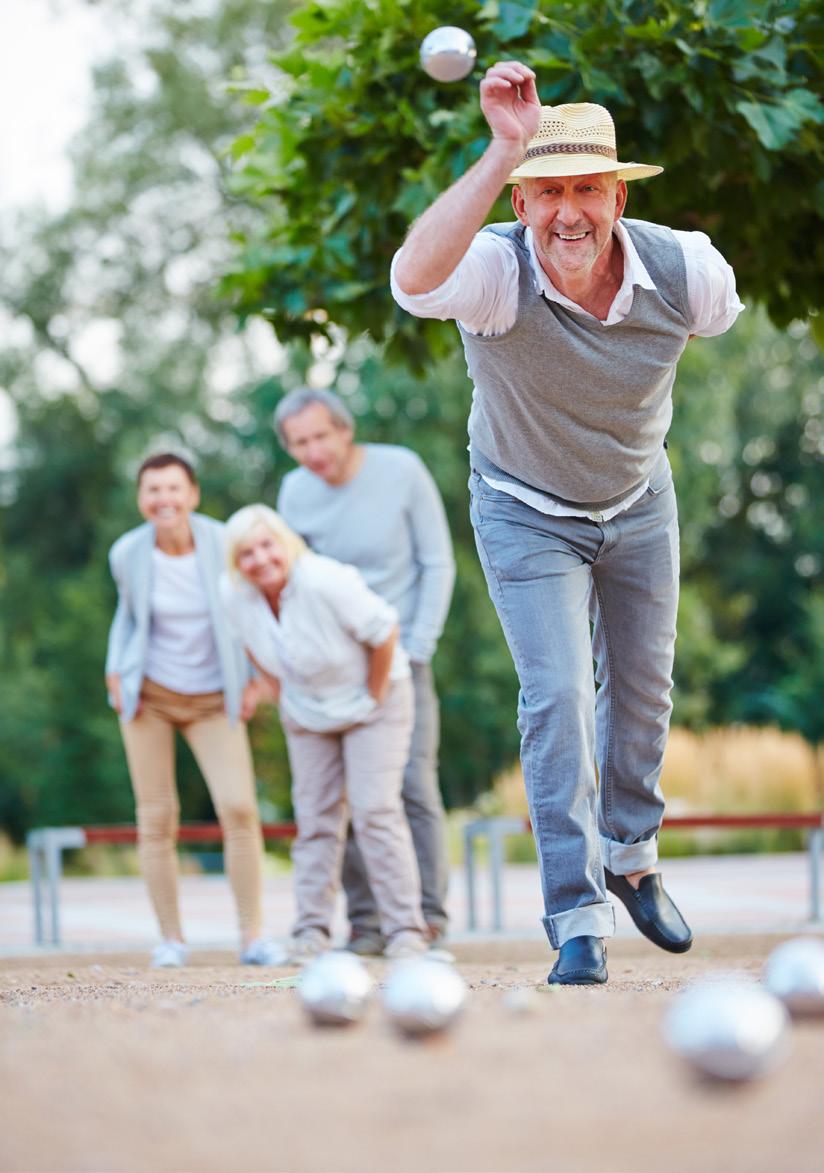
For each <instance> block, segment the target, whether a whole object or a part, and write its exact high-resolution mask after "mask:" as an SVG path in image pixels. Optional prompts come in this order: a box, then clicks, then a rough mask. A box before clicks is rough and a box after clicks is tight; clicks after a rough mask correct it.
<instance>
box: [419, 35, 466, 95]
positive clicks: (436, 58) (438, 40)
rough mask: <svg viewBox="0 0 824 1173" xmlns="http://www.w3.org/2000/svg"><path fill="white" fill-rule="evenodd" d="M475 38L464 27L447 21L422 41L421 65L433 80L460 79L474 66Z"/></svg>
mask: <svg viewBox="0 0 824 1173" xmlns="http://www.w3.org/2000/svg"><path fill="white" fill-rule="evenodd" d="M477 56H478V53H477V50H476V48H475V42H474V41H473V39H472V37H471V36H470V34H469V33H468V32H467V31H466V29H462V28H458V27H457V26H456V25H451V24H446V25H442V26H441V27H440V28H436V29H433V30H432V32H431V33H428V34H427V36H425V37H424V39H423V41H422V42H421V50H420V59H421V68H422V69H423V70H424V71H425V72H426V73H428V74H429V76H430V77H432V78H434V79H435V81H460V80H461V78H463V77H466V76H467V74H469V73H471V72H472V70H473V69H474V68H475V61H476V58H477Z"/></svg>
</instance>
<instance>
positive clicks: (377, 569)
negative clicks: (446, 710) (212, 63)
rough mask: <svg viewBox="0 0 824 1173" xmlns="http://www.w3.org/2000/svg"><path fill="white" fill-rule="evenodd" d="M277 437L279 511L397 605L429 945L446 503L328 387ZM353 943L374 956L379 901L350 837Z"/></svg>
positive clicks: (444, 867)
mask: <svg viewBox="0 0 824 1173" xmlns="http://www.w3.org/2000/svg"><path fill="white" fill-rule="evenodd" d="M275 426H276V429H277V433H278V437H279V439H280V441H281V443H282V444H283V446H284V448H285V449H286V450H287V451H288V452H289V454H290V456H292V457H293V458H294V459H295V460H296V461H297V462H298V464H299V465H300V466H301V467H300V468H297V469H295V470H294V471H293V472H290V473H288V474H287V476H285V477H284V479H283V484H282V485H281V489H280V493H279V496H278V510H279V512H280V513H281V514H282V516H283V517H284V518H285V520H286V521H287V522H288V523H289V524H290V525H291V526H292V528H293V529H295V530H296V531H297V532H298V533H299V534H300V535H301V536H302V537H303V538H304V539H305V540H306V542H307V543H308V544H309V546H310V547H311V548H312V549H313V550H315V551H316V552H317V553H319V554H326V555H327V556H329V557H331V558H336V559H337V560H338V561H340V562H347V563H350V564H352V565H353V566H357V568H358V569H359V570H360V572H361V574H362V575H363V577H364V578H365V580H366V583H367V585H368V586H370V587H371V588H372V590H373V591H375V592H376V594H379V595H381V596H382V597H383V598H385V599H386V600H387V601H388V602H390V603H392V605H393V606H394V607H395V608H396V609H397V611H398V616H399V620H400V624H401V642H402V644H403V646H404V648H405V650H406V652H407V654H408V655H409V659H410V662H411V666H412V680H413V684H414V690H415V723H414V727H413V731H412V745H411V749H410V756H409V761H408V763H407V766H406V770H405V772H404V780H403V790H402V797H403V802H404V808H405V810H406V816H407V819H408V821H409V828H410V830H411V832H412V841H413V843H414V846H415V854H416V856H417V860H418V867H419V870H420V877H421V906H422V910H423V915H424V919H425V920H426V923H427V926H428V929H429V935H430V939H431V941H432V943H435V942H436V941H438V940H439V939H440V938H441V937H443V936H444V934H445V932H446V927H447V913H446V907H445V903H446V890H447V883H448V878H449V861H448V857H447V845H446V828H445V821H444V809H443V802H442V799H441V794H440V787H439V784H438V741H439V724H440V723H439V714H438V698H437V696H436V694H435V687H434V682H433V679H432V669H431V667H430V661H431V659H432V656H433V654H434V652H435V647H436V645H437V642H438V638H439V636H440V634H441V631H442V630H443V625H444V621H445V619H446V614H447V611H448V610H449V602H450V599H451V597H452V587H453V584H454V579H455V564H454V559H453V555H452V542H451V539H450V536H449V527H448V525H447V521H446V514H445V512H444V507H443V502H442V501H441V498H440V494H439V493H438V490H437V487H436V485H435V482H434V481H433V479H432V477H431V476H430V474H429V472H428V471H427V469H426V467H425V466H424V464H423V462H422V461H421V460H420V458H419V457H418V456H416V455H415V453H414V452H412V451H410V449H408V448H401V447H398V446H396V445H390V444H356V443H355V436H354V422H353V419H352V415H351V413H350V412H349V409H348V408H347V407H346V405H345V404H344V403H343V402H342V401H341V400H340V399H339V398H338V397H337V396H336V395H334V394H332V393H331V392H329V391H313V390H311V389H309V388H302V389H299V390H297V391H292V392H291V393H290V394H289V395H287V396H285V397H284V399H282V400H281V402H280V403H279V404H278V408H277V411H276V412H275ZM343 887H344V890H345V892H346V902H347V912H348V916H349V921H350V925H351V930H352V933H351V939H350V942H349V948H350V949H352V950H353V951H354V952H356V953H362V954H379V953H381V952H382V951H383V944H384V942H383V939H382V937H381V934H380V930H379V926H378V916H377V910H376V907H375V901H374V897H373V896H372V892H371V890H370V887H369V883H368V881H367V879H366V871H365V869H364V866H363V861H362V859H361V856H360V851H359V850H358V846H357V843H356V842H355V840H354V838H353V837H352V835H351V834H350V835H349V838H348V840H347V844H346V849H345V854H344V861H343Z"/></svg>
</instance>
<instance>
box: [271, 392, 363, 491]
mask: <svg viewBox="0 0 824 1173" xmlns="http://www.w3.org/2000/svg"><path fill="white" fill-rule="evenodd" d="M282 426H283V434H284V436H285V437H286V443H287V447H288V451H289V455H290V456H291V457H292V459H293V460H296V461H297V462H298V464H302V465H303V467H304V468H308V469H309V471H310V472H313V473H314V474H315V476H318V477H320V478H321V480H324V481H326V483H327V484H328V485H340V484H343V483H344V481H345V480H346V479H347V477H348V475H349V473H350V472H351V466H352V461H353V435H352V429H351V428H347V427H342V426H341V425H340V424H336V423H335V421H334V420H333V419H332V415H331V412H330V411H329V408H328V407H326V406H324V404H322V403H310V404H309V406H308V407H304V409H303V410H302V411H298V412H296V413H295V414H294V415H292V416H289V417H288V418H287V419H285V420H284V421H283V425H282Z"/></svg>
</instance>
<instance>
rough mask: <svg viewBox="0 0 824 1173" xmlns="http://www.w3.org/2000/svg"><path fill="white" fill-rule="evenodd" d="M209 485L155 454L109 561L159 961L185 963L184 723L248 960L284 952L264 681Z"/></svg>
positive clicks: (114, 635) (112, 683) (112, 652)
mask: <svg viewBox="0 0 824 1173" xmlns="http://www.w3.org/2000/svg"><path fill="white" fill-rule="evenodd" d="M199 501H200V490H199V488H198V484H197V478H196V477H195V473H194V470H193V469H192V467H191V466H190V465H189V463H188V462H187V461H185V460H183V459H182V458H181V457H179V456H176V455H173V454H171V453H163V454H161V455H158V456H154V457H150V458H149V459H148V460H146V461H144V462H143V464H142V465H141V468H140V471H139V472H138V478H137V505H138V509H139V510H140V512H141V514H142V516H143V517H144V519H145V524H144V525H141V526H138V527H137V529H133V530H130V531H129V532H128V533H126V534H123V536H122V537H120V538H118V540H117V541H116V542H115V543H114V545H113V546H112V548H111V551H110V553H109V564H110V566H111V571H112V575H113V577H114V580H115V582H116V584H117V591H118V604H117V611H116V612H115V616H114V620H113V622H112V626H111V631H110V633H109V648H108V655H107V657H106V684H107V686H108V690H109V701H110V703H111V705H112V707H113V708H114V709H115V711H116V712H117V713H118V715H119V717H120V722H121V725H120V728H121V733H122V736H123V743H124V746H125V749H126V757H127V760H128V765H129V774H130V777H131V782H132V788H133V790H134V794H135V800H136V807H137V828H138V852H139V856H140V862H141V868H142V871H143V875H144V878H145V879H146V883H147V886H148V889H149V895H150V898H151V900H152V904H153V907H154V910H155V913H156V915H157V919H158V923H159V926H160V932H161V938H162V939H161V942H160V944H159V945H158V946H157V948H156V949H155V950H154V953H153V955H152V963H153V964H154V965H162V966H176V965H183V964H184V963H185V961H186V959H187V955H188V950H187V948H186V945H185V944H184V941H183V932H182V929H181V923H180V910H179V906H178V883H177V851H176V840H177V828H178V822H179V814H180V804H179V800H178V795H177V787H176V783H175V771H174V741H175V731H177V732H179V733H180V734H182V735H183V737H185V739H186V741H187V742H188V744H189V746H190V747H191V749H192V752H193V754H194V756H195V759H196V761H197V763H198V766H199V767H200V770H201V772H202V774H203V776H204V778H205V780H206V785H207V786H208V788H209V793H210V795H211V797H212V803H213V805H214V808H215V812H216V814H217V817H218V819H219V821H220V824H221V827H222V829H223V838H224V850H225V858H226V870H227V873H228V876H229V881H230V883H231V886H232V891H233V893H234V897H235V902H236V905H237V912H238V920H239V923H240V932H241V954H240V959H241V961H242V962H245V963H247V964H258V965H261V964H262V965H265V964H272V963H273V962H276V961H277V960H279V957H278V956H277V951H276V949H275V947H274V946H273V945H272V944H271V942H269V941H267V940H265V939H264V938H262V937H261V935H260V926H261V863H262V858H263V840H262V835H261V830H260V819H259V816H258V811H257V803H256V798H255V781H254V771H253V767H252V756H251V751H250V749H249V740H248V737H247V733H246V725H245V722H246V721H247V720H248V719H249V717H251V715H252V714H253V713H254V711H255V708H256V705H257V701H258V699H259V696H260V689H261V684H260V682H259V681H258V680H257V679H256V678H253V677H252V676H251V673H250V669H249V663H248V660H247V658H246V655H245V652H244V650H243V648H242V647H241V645H240V644H239V643H238V641H237V640H236V639H235V638H234V637H233V636H232V634H231V633H230V631H229V629H228V627H227V624H226V620H225V616H224V612H223V608H222V606H221V604H220V601H219V599H218V593H217V583H218V578H219V576H220V573H221V571H222V569H223V566H224V553H223V525H222V523H220V522H218V521H215V520H214V519H212V518H211V517H205V516H203V515H202V514H199V513H195V512H194V510H195V508H196V507H197V505H198V504H199Z"/></svg>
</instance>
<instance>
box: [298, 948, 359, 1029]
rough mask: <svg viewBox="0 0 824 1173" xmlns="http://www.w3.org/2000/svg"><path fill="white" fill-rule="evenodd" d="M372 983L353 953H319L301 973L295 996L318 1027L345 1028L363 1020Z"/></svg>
mask: <svg viewBox="0 0 824 1173" xmlns="http://www.w3.org/2000/svg"><path fill="white" fill-rule="evenodd" d="M372 988H373V982H372V978H371V977H370V976H369V972H368V971H367V969H366V966H365V965H364V964H363V962H362V961H360V960H359V959H358V958H357V957H356V956H355V955H354V954H353V953H343V952H337V951H332V952H329V953H322V954H321V955H320V957H317V958H315V960H314V961H312V962H311V963H310V964H309V965H307V966H306V968H305V969H304V970H303V973H302V974H301V978H300V984H299V985H298V996H299V997H300V1000H301V1002H302V1003H303V1006H304V1009H305V1010H306V1012H307V1013H308V1015H309V1017H310V1018H311V1019H312V1021H313V1022H315V1023H317V1024H318V1025H319V1026H348V1025H349V1023H352V1022H357V1021H358V1020H359V1019H360V1018H362V1017H363V1014H364V1012H365V1010H366V1006H367V1003H368V1002H369V999H370V997H371V996H372Z"/></svg>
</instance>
